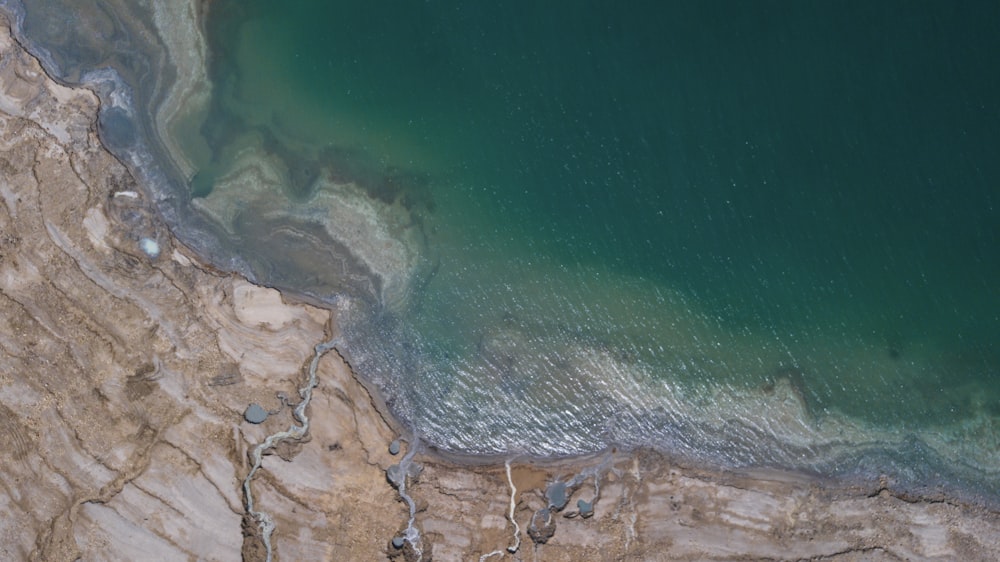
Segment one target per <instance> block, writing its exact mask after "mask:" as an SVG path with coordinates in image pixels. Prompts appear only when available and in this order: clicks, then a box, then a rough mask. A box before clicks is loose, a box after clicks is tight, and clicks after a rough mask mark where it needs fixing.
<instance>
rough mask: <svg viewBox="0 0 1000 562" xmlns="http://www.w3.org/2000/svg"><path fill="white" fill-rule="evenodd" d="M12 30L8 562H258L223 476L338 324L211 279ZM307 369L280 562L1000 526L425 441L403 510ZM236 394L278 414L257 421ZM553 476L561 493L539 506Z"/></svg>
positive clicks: (348, 374)
mask: <svg viewBox="0 0 1000 562" xmlns="http://www.w3.org/2000/svg"><path fill="white" fill-rule="evenodd" d="M7 34H8V31H7V28H6V24H2V25H0V46H2V48H3V61H4V62H3V66H2V67H0V85H2V87H0V92H2V94H3V101H4V105H3V106H2V109H3V111H2V112H0V117H2V123H3V125H2V129H0V130H2V134H0V138H2V142H3V146H4V148H5V152H4V154H5V156H4V162H5V164H4V166H3V168H2V172H3V180H4V193H3V200H4V210H5V212H4V213H3V215H2V217H0V218H2V221H3V222H2V223H0V224H2V225H3V231H4V232H5V233H7V234H8V236H7V237H6V238H5V239H4V241H3V251H2V254H3V258H2V261H0V271H2V273H3V275H2V276H0V289H2V291H0V294H2V299H0V303H2V307H3V308H2V310H3V314H2V315H0V318H3V319H4V320H3V321H4V322H5V323H7V324H10V326H6V327H5V330H4V332H5V333H7V334H10V335H9V336H6V337H5V339H4V340H3V341H2V342H0V343H2V345H3V348H4V351H5V357H4V358H3V361H4V365H3V368H2V369H0V373H3V377H2V378H0V402H2V404H3V409H4V411H3V414H4V418H5V419H4V421H3V423H4V426H3V429H4V430H5V431H4V433H5V434H6V435H5V436H4V439H5V441H2V443H3V445H4V446H5V449H6V450H7V451H10V452H12V454H10V455H7V456H5V458H4V460H2V461H0V463H2V467H3V469H4V471H5V473H6V474H9V475H10V479H9V480H8V481H7V482H8V483H7V488H6V490H5V493H3V494H0V497H2V498H3V500H4V501H5V503H6V504H8V506H9V508H10V509H11V510H13V511H12V513H13V514H14V516H13V517H11V518H10V521H9V522H8V524H5V525H3V526H2V527H0V531H2V533H3V536H4V537H6V538H7V539H9V540H5V542H6V543H7V544H8V545H10V546H7V547H6V548H7V549H8V550H7V552H8V553H9V554H10V555H11V557H13V558H24V559H71V558H73V557H75V556H85V557H88V558H89V557H100V556H101V555H102V554H103V556H105V557H107V558H129V557H130V554H135V553H139V552H145V553H147V554H148V553H149V552H158V553H163V558H164V559H174V558H178V559H182V558H184V557H188V556H194V557H197V558H205V559H219V560H222V559H234V558H235V557H236V556H238V555H240V554H241V553H242V556H243V557H244V559H245V560H257V559H262V558H260V554H261V552H260V550H259V548H258V547H257V546H256V545H257V543H256V542H255V535H254V533H253V530H252V529H247V528H246V527H242V528H241V521H242V514H241V511H242V510H241V509H240V508H239V506H241V505H242V503H241V502H240V497H239V493H238V488H239V486H238V485H237V484H236V482H238V481H239V480H240V479H241V477H242V476H245V475H246V473H247V468H248V466H247V458H246V457H247V453H248V452H249V450H250V449H251V448H252V447H253V446H254V445H255V444H256V443H259V442H261V440H262V439H263V437H264V436H265V435H266V434H269V433H271V431H272V430H277V429H281V428H283V427H285V426H286V425H287V423H289V422H291V419H292V418H291V412H290V411H289V408H287V407H282V406H281V401H280V400H276V398H275V397H274V392H275V391H276V390H277V391H279V392H284V393H285V394H286V395H287V396H294V395H295V391H296V390H297V388H298V387H299V385H300V384H301V382H302V380H303V369H304V367H305V366H306V365H307V364H308V363H309V361H310V359H311V354H312V345H313V344H315V343H318V342H320V341H326V339H329V337H331V336H333V335H335V333H336V314H337V311H336V309H333V310H321V309H319V308H316V307H312V306H309V305H308V304H296V303H294V301H296V300H297V299H296V298H295V297H294V296H290V295H283V294H282V293H280V292H278V291H275V290H273V289H268V288H265V287H260V286H256V285H253V284H251V283H249V282H247V281H246V280H245V279H243V278H241V277H240V276H238V275H235V274H231V273H223V272H220V271H218V270H215V269H214V268H211V267H209V266H206V265H203V264H202V263H201V261H200V260H198V259H197V258H196V256H195V254H194V253H193V252H191V251H190V250H188V249H187V248H186V247H184V246H183V245H181V244H180V243H178V242H177V241H176V240H174V239H173V237H172V235H171V234H170V233H169V232H166V231H165V228H166V227H165V226H164V225H163V223H162V222H160V221H159V219H158V217H157V216H156V211H155V209H154V205H153V203H152V202H150V201H147V200H145V199H144V197H143V196H142V195H136V196H135V197H132V196H130V195H124V194H125V193H138V192H133V191H132V190H131V188H132V187H135V180H134V179H133V178H132V177H131V174H130V173H129V172H128V171H127V170H125V169H124V168H123V167H122V166H121V164H120V163H119V162H117V160H115V159H114V158H113V157H112V156H111V155H110V154H109V153H108V152H106V151H105V150H104V148H103V147H102V146H101V144H100V143H99V141H98V139H97V135H96V128H97V125H96V108H97V102H96V98H95V97H94V96H93V95H92V94H91V93H90V90H88V89H86V88H77V89H70V88H66V87H62V86H58V85H56V84H54V83H53V82H52V81H51V79H49V78H48V77H47V76H46V75H45V74H44V73H43V72H40V67H39V66H38V65H37V62H34V61H35V59H34V58H33V57H31V56H30V55H27V54H26V53H24V52H23V51H20V50H19V46H18V45H17V44H16V43H14V42H13V41H12V40H10V36H9V35H7ZM4 68H5V69H6V70H3V69H4ZM8 102H9V103H8ZM18 108H20V109H18ZM51 131H66V135H67V137H66V138H67V139H68V140H67V141H62V140H60V139H59V138H58V137H57V136H55V135H53V134H52V133H51ZM134 216H141V217H145V218H144V219H143V221H140V222H141V224H144V225H151V226H149V227H150V228H153V229H154V231H155V232H157V233H158V234H159V235H160V236H162V238H158V240H161V244H160V246H161V248H162V250H163V251H162V253H161V254H160V255H159V256H155V257H150V256H148V255H145V254H143V253H142V252H141V250H139V249H138V247H137V245H136V244H135V239H136V237H137V234H136V231H135V229H134V224H135V221H134V220H133V219H131V218H130V217H134ZM317 375H318V376H319V381H320V382H319V386H318V387H316V389H315V392H316V396H315V402H314V403H313V404H312V406H311V410H310V416H311V417H313V426H312V431H311V432H310V434H309V436H308V437H307V438H306V439H305V440H299V441H296V442H285V444H283V445H278V446H277V447H276V448H275V449H274V453H275V454H273V455H270V456H266V457H265V458H264V469H263V472H262V475H261V476H260V477H258V478H257V479H256V480H255V481H254V485H255V487H256V488H257V489H259V490H260V491H259V494H260V498H259V501H260V502H261V505H262V506H263V509H264V510H266V511H268V512H269V513H271V514H272V515H273V516H274V517H275V519H276V524H277V530H276V535H275V548H276V552H277V554H278V556H279V558H280V559H286V560H287V559H316V558H321V557H329V556H332V555H340V556H342V557H349V558H353V559H378V558H384V557H386V556H388V557H394V556H396V557H403V558H404V559H407V560H413V559H419V558H420V557H419V556H417V555H416V550H414V549H413V548H410V547H408V546H407V545H405V544H404V546H403V547H401V548H398V549H397V548H394V546H393V545H392V543H391V541H392V539H393V538H394V537H398V536H401V535H402V534H403V533H404V532H405V529H407V528H409V527H410V525H407V522H408V521H410V522H412V523H413V524H415V526H416V527H417V528H419V529H420V535H419V537H420V539H419V540H420V541H421V548H420V549H419V550H420V551H421V552H423V553H431V552H433V553H434V556H435V558H438V559H468V558H475V557H477V556H479V557H486V556H489V555H491V554H492V555H493V556H496V554H500V555H502V556H503V557H504V558H508V557H514V558H517V557H521V558H523V559H544V560H572V559H593V558H600V559H608V560H616V559H625V558H636V557H638V558H646V559H657V558H659V559H682V560H684V559H690V560H694V559H703V558H720V559H731V558H741V559H746V558H751V559H753V558H779V559H781V558H785V557H791V558H799V557H805V558H808V557H832V558H836V557H844V558H849V557H851V556H860V555H864V556H870V557H873V558H875V557H877V556H881V557H882V558H883V559H891V558H892V557H899V558H906V557H913V558H927V559H932V558H941V559H950V558H955V557H966V558H967V559H975V558H980V559H985V558H989V557H996V556H997V555H1000V514H998V513H997V512H996V511H995V510H991V509H988V508H985V507H983V506H975V505H967V504H963V503H962V502H958V501H951V500H947V499H944V500H942V499H941V498H909V497H907V496H905V495H902V497H900V496H897V495H894V492H893V491H892V490H891V486H890V483H887V482H878V481H876V482H873V483H872V484H871V486H870V487H865V486H864V485H859V486H857V487H853V488H852V487H847V486H845V487H840V488H837V487H829V486H824V485H823V484H824V483H823V482H821V481H817V480H816V479H814V478H809V477H808V476H806V475H796V474H789V473H787V472H775V473H769V472H767V471H762V472H754V471H748V473H749V474H739V473H726V472H719V471H715V472H712V471H709V470H705V469H699V468H697V467H685V466H684V465H683V464H677V463H676V462H675V461H673V460H671V459H668V458H666V457H664V456H662V455H660V454H658V453H655V452H652V451H646V450H638V451H629V452H617V451H615V452H611V453H608V454H600V453H598V454H594V455H590V456H585V457H574V458H566V459H549V460H544V461H542V460H531V459H525V460H523V461H512V460H511V459H493V462H489V461H487V460H484V459H482V458H481V457H479V458H478V460H483V464H464V463H462V464H460V463H459V462H458V461H459V460H460V459H458V456H455V457H452V456H451V455H449V454H447V453H443V452H440V451H433V450H427V449H423V450H419V451H418V455H417V456H416V457H414V458H413V460H414V461H415V462H416V463H419V464H420V465H422V466H423V469H422V471H421V472H420V474H419V475H417V476H411V477H406V476H404V477H403V479H402V482H404V483H405V492H406V493H407V494H409V496H411V497H412V498H413V500H414V503H413V504H412V505H413V506H414V507H413V513H410V516H409V517H408V506H407V505H404V503H402V502H401V501H400V494H398V493H397V490H395V489H394V488H393V486H392V485H391V484H390V483H389V482H387V480H386V473H387V471H390V469H391V468H392V467H393V466H396V465H398V464H399V463H400V460H401V459H403V458H405V454H406V453H409V452H410V451H409V450H408V449H405V448H404V451H402V452H400V454H399V455H392V454H390V453H389V451H388V447H389V444H390V443H391V442H392V441H393V440H394V439H398V438H399V437H400V431H401V428H400V427H399V426H398V424H397V423H396V422H395V421H394V420H393V419H392V418H391V416H389V415H388V414H387V410H386V409H385V404H384V402H383V401H382V400H381V398H380V397H379V396H378V394H377V393H375V392H372V391H371V390H370V389H369V388H368V387H367V385H365V384H364V383H363V382H362V381H360V379H359V377H358V376H357V375H355V374H354V373H353V372H352V371H351V369H350V367H349V365H347V364H346V363H345V362H344V361H343V360H342V358H339V356H332V354H328V355H327V356H325V357H324V358H323V359H322V360H320V361H319V363H318V370H317ZM250 402H253V403H262V404H267V408H268V409H270V408H271V407H272V406H276V407H278V412H279V413H278V414H276V415H275V416H273V418H272V419H270V420H268V421H267V422H265V424H264V425H263V426H254V425H251V424H248V423H246V422H245V421H244V420H243V419H242V418H241V414H242V411H243V408H244V407H245V405H246V404H247V403H250ZM8 410H9V412H8ZM265 430H266V431H265ZM497 460H499V461H500V462H496V461H497ZM504 460H507V461H509V464H508V465H507V466H509V467H510V472H511V474H510V476H508V475H507V474H506V469H507V467H506V466H505V465H504V463H503V462H502V461H504ZM404 472H405V471H404ZM577 477H581V478H580V479H579V481H577ZM508 479H509V482H508ZM557 482H564V483H565V482H575V484H573V485H572V486H569V488H571V489H570V490H567V492H569V493H568V495H567V498H566V499H567V503H566V507H564V508H562V509H561V510H556V511H554V512H553V510H552V509H551V508H549V507H548V505H549V504H550V503H551V502H552V500H551V499H550V498H548V497H546V490H547V489H548V488H549V486H550V485H551V484H552V483H557ZM510 484H514V485H515V486H514V487H515V491H513V492H512V491H511V489H510ZM511 496H514V497H515V501H513V502H512V501H511ZM595 499H596V502H595V501H594V500H595ZM578 500H583V501H584V502H592V504H591V506H592V508H593V512H594V514H593V516H592V517H587V518H584V517H582V516H581V515H580V514H579V509H580V508H579V507H578V506H577V503H576V502H577V501H578ZM512 504H513V505H512ZM574 510H576V511H577V515H576V516H573V517H569V515H571V514H572V513H573V512H574ZM545 512H549V516H546V515H545ZM510 513H512V514H513V520H514V521H515V522H516V525H517V527H516V528H519V529H520V530H521V533H520V534H518V535H517V536H518V537H519V540H520V548H519V549H518V550H517V553H516V554H512V553H510V552H509V551H508V550H507V549H508V547H509V546H510V545H511V544H512V542H513V536H512V533H513V532H514V528H515V527H514V525H513V524H512V522H511V520H510V519H511V518H510V517H508V514H510ZM539 514H542V515H539ZM549 520H551V521H549ZM533 521H534V522H535V524H534V525H532V522H533ZM546 521H549V522H552V521H554V525H552V526H551V527H552V528H551V529H550V525H548V524H546ZM529 529H534V531H535V532H534V536H532V535H529V531H528V530H529ZM550 530H551V531H552V532H553V534H551V535H550V536H546V535H547V533H549V531H550ZM876 559H878V558H876Z"/></svg>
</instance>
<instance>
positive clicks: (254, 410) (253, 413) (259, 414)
mask: <svg viewBox="0 0 1000 562" xmlns="http://www.w3.org/2000/svg"><path fill="white" fill-rule="evenodd" d="M243 419H245V420H247V421H248V422H250V423H255V424H256V423H264V420H266V419H267V410H265V409H264V408H261V407H260V404H250V405H249V406H247V409H246V410H244V411H243Z"/></svg>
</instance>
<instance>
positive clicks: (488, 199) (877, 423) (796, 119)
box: [186, 0, 1000, 485]
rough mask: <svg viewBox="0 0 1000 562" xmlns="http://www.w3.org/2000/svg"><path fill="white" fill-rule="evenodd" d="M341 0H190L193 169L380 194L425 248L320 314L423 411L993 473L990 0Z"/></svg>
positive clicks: (373, 373)
mask: <svg viewBox="0 0 1000 562" xmlns="http://www.w3.org/2000/svg"><path fill="white" fill-rule="evenodd" d="M357 4H359V5H354V6H343V5H340V4H339V3H330V2H319V1H316V2H294V3H275V2H270V1H263V0H261V1H251V2H247V1H239V2H236V1H224V0H220V1H218V2H213V3H212V10H211V14H212V16H211V19H210V20H209V24H208V30H209V37H210V41H211V47H212V52H213V56H212V58H211V59H210V62H211V67H210V69H211V76H212V78H213V81H214V84H215V92H214V98H213V105H212V107H211V111H210V112H209V115H208V118H207V120H206V122H205V124H204V126H203V127H202V128H201V129H200V132H199V133H198V134H197V135H195V136H194V137H192V138H189V139H187V140H188V141H189V142H187V143H186V145H187V146H189V147H191V152H190V154H189V156H190V157H191V158H192V159H193V160H194V161H195V162H196V163H197V164H198V165H199V168H200V170H201V171H200V172H199V174H198V175H197V176H196V177H195V178H194V180H193V182H192V190H193V195H194V196H196V197H209V196H211V195H212V194H213V190H214V189H215V188H214V186H215V185H216V183H217V182H218V181H220V180H221V178H223V177H224V176H225V174H226V173H227V172H228V171H229V170H230V169H231V168H232V166H233V165H234V162H236V160H238V155H239V150H240V149H241V148H243V147H245V145H246V143H247V142H249V141H247V140H246V139H247V138H248V137H247V135H248V134H249V135H250V136H251V137H253V138H257V139H259V138H265V139H267V140H266V141H265V142H264V144H265V145H266V147H269V148H267V150H268V152H269V153H270V154H278V155H279V157H280V158H283V159H284V161H285V163H286V164H287V168H288V169H289V170H290V171H289V172H288V174H287V175H286V178H287V181H286V182H285V184H284V187H283V188H282V189H284V190H285V191H286V193H287V196H288V197H289V198H291V200H294V201H299V202H304V204H308V203H309V202H310V201H312V199H311V197H312V196H313V195H314V192H315V191H316V190H317V189H318V188H317V187H316V184H315V178H316V177H317V175H316V174H317V173H312V172H309V170H311V169H313V168H311V166H312V167H314V168H317V169H318V168H322V167H324V166H325V169H328V170H329V169H334V170H339V172H337V173H340V174H341V175H342V176H343V178H345V179H346V180H351V181H354V182H356V183H357V184H358V185H360V186H362V187H363V188H364V189H366V190H367V191H368V193H369V194H370V196H371V197H374V198H376V199H379V200H382V201H385V202H393V201H395V202H397V203H398V202H402V206H403V207H405V209H406V211H407V212H408V213H410V215H408V216H410V217H412V219H413V220H414V221H415V223H418V224H419V225H420V229H421V232H422V233H423V236H424V237H425V239H424V242H425V245H424V246H423V247H422V249H421V252H422V253H421V258H420V259H421V260H422V262H423V265H422V266H421V268H420V270H421V272H422V273H421V274H420V275H418V276H417V277H416V280H415V281H414V282H413V286H412V288H411V292H410V293H409V294H408V297H407V298H406V299H405V304H402V305H399V306H393V307H379V306H375V307H373V308H371V309H370V310H369V311H368V312H366V313H365V314H362V315H361V316H359V317H353V316H352V317H349V318H347V317H345V320H344V324H345V325H344V330H345V333H346V334H347V336H348V340H349V341H350V344H349V346H348V347H349V348H350V352H349V355H350V356H351V357H352V361H353V363H354V365H355V367H356V368H357V369H359V370H360V371H361V372H362V374H363V375H365V376H367V377H370V378H371V379H373V380H375V381H376V382H377V383H378V384H379V385H380V386H381V387H382V388H383V389H384V390H385V391H386V393H387V395H388V397H389V401H390V403H391V404H392V407H393V409H394V411H395V412H396V413H397V415H399V416H400V417H401V418H402V419H404V420H405V421H406V422H407V423H408V424H409V425H410V426H411V427H412V428H413V429H414V430H415V431H416V432H417V433H419V434H421V435H422V436H424V437H425V438H426V439H427V440H428V441H430V442H431V443H432V444H435V445H437V446H439V447H441V448H442V449H446V450H452V451H459V452H472V453H483V454H488V453H510V452H517V451H523V452H528V453H534V454H571V453H578V452H585V451H592V450H596V449H600V448H601V447H604V446H606V445H608V444H612V443H615V444H623V445H635V444H653V445H657V446H661V447H664V448H665V449H668V450H672V451H679V452H680V453H682V454H684V455H690V456H694V457H697V458H708V459H712V460H714V461H721V462H724V463H732V464H755V463H763V464H780V465H796V466H807V467H812V468H817V467H818V468H819V469H820V470H838V471H847V470H850V469H849V468H845V467H844V466H842V464H843V463H844V462H848V463H855V464H862V465H865V466H868V465H867V464H866V463H868V462H869V461H864V462H862V461H859V460H858V458H859V456H861V457H865V458H868V457H870V456H872V455H874V457H872V458H876V459H877V460H874V461H871V464H874V466H873V467H869V468H871V469H872V470H875V471H879V470H886V468H885V467H887V466H897V467H899V466H901V467H904V468H905V467H910V468H912V465H914V464H920V463H931V462H932V461H931V460H929V459H931V457H934V458H937V457H935V455H937V456H940V457H943V458H945V459H947V458H962V459H963V462H967V463H968V464H969V465H970V466H971V467H973V469H974V470H976V471H980V476H981V477H983V478H986V479H987V480H988V481H990V482H993V484H994V485H995V483H996V476H995V472H992V471H995V468H994V467H993V465H991V463H992V461H993V460H995V455H996V454H997V447H998V444H1000V437H998V435H1000V431H998V430H997V429H998V426H997V423H998V421H1000V345H998V341H1000V340H998V336H1000V289H998V288H997V287H998V285H997V283H996V281H995V280H996V279H1000V253H998V252H997V251H996V246H997V242H998V239H1000V208H998V205H1000V201H998V199H1000V159H998V158H996V157H995V155H996V153H997V149H998V147H1000V74H998V73H997V72H996V68H1000V61H998V59H1000V9H998V7H997V5H996V4H991V3H962V4H959V5H950V4H943V3H929V4H926V5H914V4H910V3H906V4H902V3H900V4H898V5H897V4H896V3H877V5H869V3H862V2H855V3H850V2H840V3H824V4H815V3H793V2H754V3H738V2H697V3H688V4H680V5H670V4H665V3H659V2H657V3H653V2H648V3H633V4H630V5H629V6H627V7H624V8H623V7H620V6H613V5H612V4H611V3H610V2H539V3H533V2H491V3H469V2H441V1H438V2H424V3H416V2H381V1H376V2H366V3H357ZM255 142H256V141H255ZM251 144H252V143H251ZM276 147H284V148H276ZM289 154H294V155H295V156H294V157H292V156H289ZM296 158H297V159H296ZM296 170H304V171H302V172H301V173H300V174H299V175H296V172H295V171H296ZM243 251H244V252H245V253H247V254H252V253H253V252H254V251H255V250H254V248H253V247H246V248H244V250H243ZM292 285H294V283H292ZM292 288H295V287H294V286H293V287H292ZM331 296H332V297H333V296H335V295H331ZM873 443H875V444H878V443H882V444H883V445H884V447H881V449H880V450H882V449H884V450H885V451H888V452H885V453H884V455H883V453H882V452H880V453H878V454H875V453H871V451H872V450H874V449H876V448H878V447H873V445H872V444H873ZM914 443H919V446H918V445H914ZM926 448H929V450H931V451H932V452H931V453H927V452H926ZM859 451H860V452H859ZM911 453H912V455H913V456H912V457H911V456H909V455H910V454H911ZM866 455H867V456H866ZM845 458H848V459H851V460H849V461H843V459H845ZM837 459H840V460H837ZM838 463H841V464H838ZM880 463H881V464H880ZM834 466H836V468H831V467H834ZM900 470H903V469H900ZM918 472H919V471H918ZM983 474H985V476H983Z"/></svg>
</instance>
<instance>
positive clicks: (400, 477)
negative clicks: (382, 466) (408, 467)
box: [385, 464, 406, 488]
mask: <svg viewBox="0 0 1000 562" xmlns="http://www.w3.org/2000/svg"><path fill="white" fill-rule="evenodd" d="M385 479H386V480H388V481H389V483H390V484H392V487H393V488H399V487H400V486H401V485H402V484H403V482H404V481H405V480H406V471H405V470H403V467H401V466H399V465H398V464H394V465H392V466H390V467H389V468H387V469H386V470H385Z"/></svg>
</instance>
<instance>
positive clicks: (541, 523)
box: [528, 508, 556, 544]
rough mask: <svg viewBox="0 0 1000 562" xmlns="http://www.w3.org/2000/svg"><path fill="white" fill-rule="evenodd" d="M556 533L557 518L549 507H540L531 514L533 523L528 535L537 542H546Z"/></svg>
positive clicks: (529, 526)
mask: <svg viewBox="0 0 1000 562" xmlns="http://www.w3.org/2000/svg"><path fill="white" fill-rule="evenodd" d="M554 534H556V518H555V517H552V511H550V510H549V509H545V508H543V509H539V510H538V511H536V512H535V514H534V515H532V516H531V524H530V525H528V536H529V537H531V540H533V541H535V544H545V543H546V542H548V540H549V539H551V538H552V535H554Z"/></svg>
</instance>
